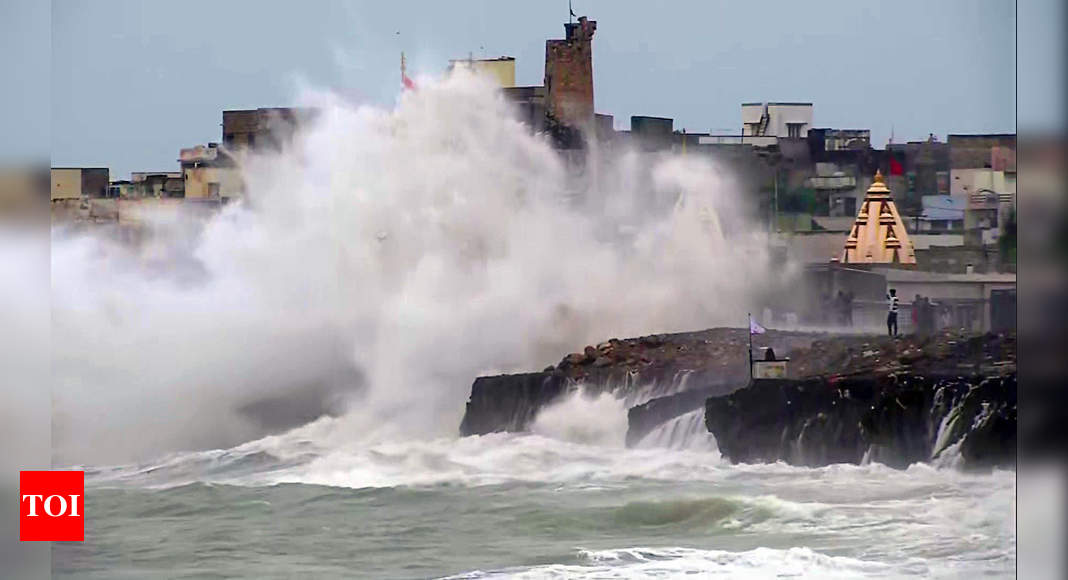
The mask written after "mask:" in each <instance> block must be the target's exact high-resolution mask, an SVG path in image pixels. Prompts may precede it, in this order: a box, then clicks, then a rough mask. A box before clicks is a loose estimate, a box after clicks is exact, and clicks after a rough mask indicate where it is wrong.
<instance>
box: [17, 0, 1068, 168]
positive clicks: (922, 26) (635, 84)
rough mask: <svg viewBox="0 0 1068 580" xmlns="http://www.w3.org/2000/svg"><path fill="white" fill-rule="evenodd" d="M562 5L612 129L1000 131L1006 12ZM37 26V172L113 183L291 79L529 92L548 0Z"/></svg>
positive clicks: (331, 6)
mask: <svg viewBox="0 0 1068 580" xmlns="http://www.w3.org/2000/svg"><path fill="white" fill-rule="evenodd" d="M22 4H24V5H26V6H32V5H33V4H38V3H36V2H31V3H25V2H23V3H22ZM573 4H574V7H575V11H576V12H577V13H578V14H586V15H588V16H589V17H590V18H591V19H595V20H597V22H598V29H597V33H596V36H595V37H594V51H593V52H594V62H593V68H594V77H595V99H596V108H597V111H598V112H601V113H608V114H612V115H615V116H616V126H617V128H627V126H628V125H629V117H630V115H641V114H644V115H657V116H667V117H673V118H674V119H675V127H676V128H677V129H678V128H685V129H687V130H689V131H691V132H698V131H710V130H711V131H713V132H725V131H737V130H738V128H739V125H740V108H739V105H740V103H742V102H746V101H767V100H771V101H811V102H813V103H814V105H815V125H816V126H820V127H839V128H870V129H871V130H872V138H873V142H874V144H875V145H876V146H880V147H881V146H882V145H883V144H885V142H886V140H887V138H888V137H889V135H890V131H891V128H893V131H894V135H895V140H898V141H903V140H908V139H919V138H923V137H926V136H927V134H928V133H932V132H933V133H935V134H936V135H939V136H944V135H945V134H947V133H969V132H1014V131H1015V130H1016V108H1017V100H1016V99H1017V97H1016V85H1015V80H1016V74H1017V70H1016V41H1017V22H1016V17H1017V16H1016V5H1015V3H1014V2H1011V1H1007V0H959V1H958V0H937V1H933V2H932V1H930V0H887V1H878V2H877V1H870V2H869V1H865V2H856V1H854V0H835V1H826V0H821V1H819V2H796V1H792V0H784V1H769V2H755V1H754V2H735V1H725V0H721V1H694V2H672V3H670V7H665V6H661V5H660V4H661V3H654V2H648V1H636V0H635V1H621V0H611V1H609V0H600V1H596V0H573ZM665 4H666V3H665ZM1024 4H1028V5H1029V6H1028V8H1027V10H1028V11H1027V12H1026V14H1025V12H1024V7H1023V6H1021V13H1020V18H1021V27H1020V30H1021V31H1024V27H1025V24H1026V27H1027V28H1028V30H1029V31H1030V32H1027V33H1024V32H1021V36H1020V43H1021V45H1025V44H1026V45H1028V47H1037V48H1032V49H1033V50H1034V52H1035V53H1037V54H1038V56H1039V63H1038V65H1035V67H1034V68H1035V70H1038V69H1040V68H1041V65H1042V64H1043V62H1042V61H1041V58H1046V61H1045V63H1046V64H1047V65H1048V64H1049V63H1051V62H1053V61H1051V60H1049V59H1050V58H1052V57H1048V56H1045V55H1044V53H1045V52H1048V51H1049V50H1050V47H1054V46H1056V45H1055V44H1054V41H1053V40H1052V39H1053V38H1055V37H1056V38H1060V36H1059V35H1060V34H1061V33H1063V30H1062V28H1061V27H1063V23H1062V22H1061V19H1062V16H1058V17H1054V16H1052V15H1053V14H1056V12H1057V10H1059V8H1058V7H1059V5H1060V1H1059V0H1031V1H1030V2H1025V3H1024ZM46 10H47V9H46ZM1062 14H1063V13H1062ZM50 18H51V54H50V70H51V78H50V81H51V82H50V85H51V100H50V103H51V115H50V121H51V138H50V142H49V143H50V150H51V155H52V164H53V165H93V166H100V165H103V166H109V167H111V169H112V175H113V179H115V178H120V177H125V176H126V175H128V174H129V172H130V171H137V170H163V169H170V170H173V169H174V168H175V167H176V165H177V163H176V161H175V159H176V157H177V154H178V149H179V148H181V147H187V146H192V145H195V144H198V143H206V142H208V141H218V140H220V139H221V129H220V123H221V120H222V115H221V111H222V110H223V109H234V108H255V107H267V106H286V105H290V104H292V103H294V101H295V96H296V95H297V93H298V92H299V90H300V87H301V86H302V85H303V84H308V85H312V86H315V87H320V88H329V89H332V90H335V91H338V92H340V93H343V94H345V95H347V96H348V97H349V98H351V99H353V100H355V101H358V102H369V103H375V104H381V105H390V104H391V103H393V102H394V100H395V98H396V95H397V93H398V91H399V82H398V66H399V65H398V61H399V53H400V51H401V50H402V49H403V50H404V51H405V52H406V53H407V55H408V62H409V69H410V70H411V71H413V72H415V73H416V74H426V75H429V74H440V73H441V72H442V71H443V70H444V68H445V66H446V64H447V61H448V59H449V58H459V57H464V56H466V55H467V54H468V53H473V54H474V55H475V56H476V57H478V56H500V55H509V56H515V57H516V58H517V59H518V61H517V76H518V78H517V81H518V82H519V83H520V84H540V83H541V82H542V74H543V67H544V58H545V40H546V39H547V38H560V37H562V35H563V26H562V24H563V23H564V22H565V21H566V20H567V2H566V1H554V2H545V1H539V2H503V1H491V0H486V1H465V2H461V1H452V2H388V1H382V0H378V1H375V2H355V1H327V0H308V1H302V2H293V1H285V2H283V1H273V0H241V1H235V0H231V1H226V2H219V1H201V0H183V1H182V2H164V1H159V2H155V1H151V2H142V1H140V0H130V1H125V0H95V1H92V2H89V1H85V0H56V1H54V2H53V3H52V6H51V15H50ZM1050 21H1054V22H1055V24H1050ZM1043 27H1044V28H1043ZM8 28H10V26H9V27H8ZM1043 31H1045V32H1043ZM11 32H14V31H11ZM1042 43H1045V44H1042ZM38 56H39V55H38ZM1032 60H1033V59H1032ZM1021 62H1023V60H1021ZM1058 64H1059V63H1058ZM1028 74H1032V73H1031V72H1030V70H1021V71H1020V75H1021V81H1023V80H1024V77H1025V76H1026V75H1028ZM1032 76H1033V77H1034V80H1035V82H1039V83H1041V82H1042V81H1043V79H1045V78H1046V77H1047V76H1048V75H1042V74H1038V73H1033V74H1032ZM1047 84H1048V85H1049V91H1050V95H1053V96H1049V97H1035V98H1033V99H1031V101H1033V102H1031V101H1028V102H1027V103H1024V102H1021V103H1020V104H1021V115H1022V116H1023V115H1024V109H1025V108H1026V109H1028V110H1029V111H1030V113H1031V114H1034V111H1035V110H1041V109H1042V108H1043V107H1045V109H1047V110H1046V111H1044V112H1043V113H1041V114H1042V115H1045V116H1043V117H1041V118H1040V119H1039V122H1047V121H1049V119H1051V118H1053V117H1050V116H1051V115H1059V114H1060V111H1059V109H1060V108H1061V107H1062V105H1061V99H1060V98H1059V96H1057V95H1054V92H1055V90H1059V83H1056V82H1054V83H1047ZM3 98H8V99H10V97H0V99H3ZM1025 100H1026V99H1025ZM1024 105H1027V106H1026V107H1024ZM1021 120H1023V119H1022V118H1021ZM1056 120H1058V121H1059V120H1060V117H1059V116H1057V117H1056Z"/></svg>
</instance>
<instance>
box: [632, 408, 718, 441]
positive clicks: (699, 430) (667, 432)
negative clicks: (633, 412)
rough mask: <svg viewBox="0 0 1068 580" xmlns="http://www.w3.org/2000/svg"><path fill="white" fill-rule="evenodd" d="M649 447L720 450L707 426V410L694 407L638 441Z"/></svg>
mask: <svg viewBox="0 0 1068 580" xmlns="http://www.w3.org/2000/svg"><path fill="white" fill-rule="evenodd" d="M638 447H642V448H647V449H691V450H694V451H714V452H718V451H719V447H718V446H717V445H716V438H715V436H713V435H712V434H711V433H709V432H708V427H707V426H705V410H704V409H694V410H693V411H690V412H689V413H685V414H682V415H680V416H678V417H675V418H674V419H671V420H669V421H665V422H664V423H663V424H662V425H659V426H657V427H656V428H654V429H653V430H652V431H650V432H649V433H648V434H646V435H645V437H642V439H641V441H639V442H638Z"/></svg>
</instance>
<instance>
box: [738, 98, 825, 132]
mask: <svg viewBox="0 0 1068 580" xmlns="http://www.w3.org/2000/svg"><path fill="white" fill-rule="evenodd" d="M810 128H812V103H742V135H747V136H767V137H778V138H780V139H781V138H790V139H803V138H805V137H807V136H808V130H809V129H810Z"/></svg>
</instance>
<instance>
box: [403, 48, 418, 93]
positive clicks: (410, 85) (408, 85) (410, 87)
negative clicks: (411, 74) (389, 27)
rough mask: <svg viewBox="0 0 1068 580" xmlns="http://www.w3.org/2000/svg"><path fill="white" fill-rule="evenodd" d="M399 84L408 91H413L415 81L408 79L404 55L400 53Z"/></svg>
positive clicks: (406, 62)
mask: <svg viewBox="0 0 1068 580" xmlns="http://www.w3.org/2000/svg"><path fill="white" fill-rule="evenodd" d="M401 84H402V85H404V88H405V89H407V90H409V91H414V90H415V81H413V80H412V79H410V78H408V61H407V60H405V59H404V53H403V52H402V53H401Z"/></svg>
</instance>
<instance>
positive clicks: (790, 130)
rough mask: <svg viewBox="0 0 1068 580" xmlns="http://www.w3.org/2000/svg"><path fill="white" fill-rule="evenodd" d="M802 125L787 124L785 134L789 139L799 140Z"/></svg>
mask: <svg viewBox="0 0 1068 580" xmlns="http://www.w3.org/2000/svg"><path fill="white" fill-rule="evenodd" d="M802 126H804V123H787V124H786V134H787V136H788V137H789V138H791V139H799V138H800V137H801V127H802Z"/></svg>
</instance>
